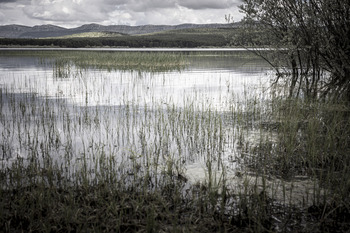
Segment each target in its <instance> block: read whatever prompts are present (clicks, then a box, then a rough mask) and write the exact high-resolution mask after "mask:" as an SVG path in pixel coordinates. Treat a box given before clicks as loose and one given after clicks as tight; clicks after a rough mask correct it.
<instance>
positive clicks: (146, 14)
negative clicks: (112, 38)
mask: <svg viewBox="0 0 350 233" xmlns="http://www.w3.org/2000/svg"><path fill="white" fill-rule="evenodd" d="M240 1H241V0H201V1H198V0H142V1H141V0H17V1H15V0H0V7H1V14H2V15H0V18H1V24H10V23H17V24H24V25H35V24H47V23H50V24H56V25H59V26H66V27H75V26H80V25H82V24H86V23H101V24H129V25H145V24H181V23H223V22H225V20H224V18H225V15H226V14H231V15H233V16H234V17H235V16H236V18H235V20H236V21H237V20H239V19H240V18H241V15H239V14H238V8H237V6H238V5H240ZM20 5H21V6H22V7H18V6H20Z"/></svg>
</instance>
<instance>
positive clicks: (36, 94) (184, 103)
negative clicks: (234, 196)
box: [0, 50, 314, 200]
mask: <svg viewBox="0 0 350 233" xmlns="http://www.w3.org/2000/svg"><path fill="white" fill-rule="evenodd" d="M67 52H70V51H67ZM109 52H113V53H118V52H125V51H109ZM132 52H137V51H132ZM143 52H155V51H143ZM158 52H162V53H165V52H168V53H174V52H175V53H181V54H182V55H183V59H184V61H185V62H184V63H183V65H182V66H181V67H179V68H177V69H172V70H171V69H170V70H167V71H154V70H152V71H147V70H142V71H140V70H135V69H132V68H131V69H123V70H121V69H110V70H107V69H97V68H86V67H85V68H84V69H82V68H80V67H78V66H76V65H75V64H74V63H69V64H70V65H69V66H67V67H63V68H64V69H66V70H67V71H69V72H67V73H66V75H65V76H64V77H59V76H57V73H55V70H57V67H55V62H54V61H55V59H58V58H55V57H49V58H45V57H44V58H43V57H42V56H41V57H36V56H28V54H27V55H25V56H24V55H23V56H21V55H18V54H17V55H16V56H11V55H9V54H8V53H7V54H6V55H4V54H3V53H2V52H1V51H0V90H1V100H0V101H1V106H0V107H1V115H0V137H1V138H0V143H1V148H0V168H1V169H6V168H9V167H11V166H12V165H13V164H16V162H17V161H18V160H19V159H20V160H21V161H23V163H24V164H26V163H27V164H29V163H30V162H31V161H32V160H33V158H35V159H38V160H39V161H40V165H38V166H41V167H42V168H43V169H44V168H45V166H48V165H47V164H55V166H56V165H57V166H58V167H60V169H62V171H64V172H65V173H66V176H67V177H68V178H69V179H74V177H75V175H76V174H77V173H79V171H80V170H81V169H85V170H86V171H87V172H88V174H89V175H90V176H92V177H98V176H99V175H101V173H103V169H107V168H106V167H105V166H106V163H105V161H106V159H107V161H108V164H109V165H108V166H110V167H108V169H111V167H113V169H116V171H118V173H120V174H121V175H120V176H121V177H122V176H123V177H125V176H128V177H129V176H130V180H135V179H136V178H137V177H138V176H142V174H144V172H145V171H147V173H151V174H153V179H155V180H160V179H161V178H160V177H162V176H164V174H168V175H176V174H181V175H182V176H185V177H186V178H187V179H188V180H189V182H190V183H192V184H195V183H196V182H203V183H206V182H208V179H210V180H211V182H212V183H220V182H222V180H223V179H226V180H227V182H230V183H231V184H232V185H241V184H242V183H247V182H250V180H251V182H252V183H255V184H257V183H259V182H260V178H259V177H257V176H250V175H249V174H248V175H246V176H242V174H241V173H242V170H241V169H242V167H240V166H238V165H237V163H238V162H239V160H240V158H242V157H243V153H242V151H241V150H240V149H239V146H240V142H242V140H243V141H244V140H245V141H246V142H247V141H248V142H249V143H250V144H254V142H256V141H258V140H259V137H262V136H263V137H264V138H266V137H270V139H271V140H273V135H263V132H261V131H258V132H256V131H254V129H253V130H247V128H246V127H245V126H243V127H242V125H240V124H239V121H240V120H241V121H242V122H243V123H244V122H246V119H240V116H242V115H239V114H237V112H241V113H242V112H244V111H248V110H246V109H245V108H247V107H248V106H246V103H247V101H249V99H250V98H253V99H254V98H255V100H256V99H257V98H259V101H262V102H263V101H265V100H266V101H268V99H269V98H270V97H269V96H270V95H269V90H270V89H269V86H270V78H271V77H272V75H271V72H272V71H271V68H270V67H269V65H268V64H266V63H265V62H264V61H263V60H262V59H259V58H257V57H255V56H253V55H252V54H251V53H249V52H248V51H241V50H238V51H236V50H226V51H222V50H220V51H208V50H206V51H187V50H186V51H177V50H176V51H163V50H161V51H158ZM237 119H238V120H237ZM223 175H225V178H224V177H223ZM296 183H297V182H293V183H291V184H290V187H294V186H295V184H296ZM226 184H227V185H229V184H228V183H226ZM282 184H283V187H282ZM264 185H269V184H266V183H265V184H264ZM286 185H288V184H287V183H286V182H282V181H279V180H274V181H271V187H272V189H271V193H272V195H275V196H274V198H278V192H277V191H278V190H282V189H283V190H288V187H289V186H288V187H287V188H286ZM312 185H314V183H312V182H310V181H307V180H306V181H303V182H300V184H298V185H297V186H298V187H301V188H302V189H300V190H296V189H295V188H294V189H293V190H294V193H293V197H296V200H303V198H302V196H303V195H305V190H309V189H311V188H310V187H311V186H312ZM298 192H299V193H298ZM290 193H291V192H290ZM299 194H300V196H298V195H299ZM276 195H277V196H276ZM282 198H284V199H285V196H283V197H281V200H282Z"/></svg>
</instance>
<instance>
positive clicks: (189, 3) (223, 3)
mask: <svg viewBox="0 0 350 233" xmlns="http://www.w3.org/2000/svg"><path fill="white" fill-rule="evenodd" d="M178 4H179V5H180V6H183V7H186V8H189V9H194V10H200V9H228V8H230V7H232V6H233V5H235V4H237V1H233V0H215V1H213V0H201V1H197V0H178Z"/></svg>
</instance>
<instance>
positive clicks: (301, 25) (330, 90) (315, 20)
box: [241, 0, 350, 100]
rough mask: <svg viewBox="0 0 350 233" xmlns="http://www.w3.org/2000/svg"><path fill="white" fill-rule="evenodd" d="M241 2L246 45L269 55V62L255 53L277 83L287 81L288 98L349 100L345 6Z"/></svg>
mask: <svg viewBox="0 0 350 233" xmlns="http://www.w3.org/2000/svg"><path fill="white" fill-rule="evenodd" d="M243 2H244V3H243V5H242V6H241V10H242V11H243V12H244V13H245V18H244V23H245V24H244V25H245V27H244V33H243V35H244V37H245V39H246V40H247V41H249V42H250V43H248V45H249V46H261V45H262V44H264V45H267V46H268V47H270V48H271V49H273V51H274V52H273V53H269V54H270V55H269V56H267V55H266V53H262V52H261V51H256V52H257V53H259V55H261V56H263V57H264V58H265V59H266V60H268V61H269V62H270V64H272V65H273V66H274V68H275V69H276V71H277V74H278V76H277V77H278V78H277V80H279V78H281V77H287V80H288V81H289V82H290V95H294V94H295V95H300V94H301V93H302V94H304V95H305V96H306V97H307V98H318V97H324V98H326V97H327V98H334V99H342V100H344V99H346V100H350V1H342V0H244V1H243ZM285 68H286V69H285ZM286 71H288V72H286ZM286 74H287V75H286Z"/></svg>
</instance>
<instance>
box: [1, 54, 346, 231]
mask: <svg viewBox="0 0 350 233" xmlns="http://www.w3.org/2000/svg"><path fill="white" fill-rule="evenodd" d="M21 53H22V52H21ZM21 55H22V56H24V55H25V54H21ZM27 55H29V56H30V54H27ZM32 55H33V56H37V58H38V62H40V63H41V64H46V65H47V66H48V67H52V70H53V74H52V77H53V78H54V80H55V81H56V82H61V81H63V80H67V79H68V80H70V79H79V80H82V82H84V85H85V87H86V86H87V84H86V83H87V81H86V79H87V77H88V75H89V73H92V72H93V71H94V70H95V71H96V70H97V71H101V72H102V70H105V69H107V70H110V71H116V70H120V69H121V70H123V71H127V70H131V71H133V70H136V71H138V72H135V73H133V72H130V73H128V74H129V75H134V76H135V77H136V78H135V79H132V80H133V81H132V82H131V83H130V84H128V85H129V86H130V89H128V90H130V92H137V91H138V90H137V88H136V83H137V82H146V87H145V89H146V90H147V91H150V92H152V91H153V90H152V88H153V86H152V83H153V82H154V78H155V77H153V76H152V75H155V74H156V73H157V72H160V73H162V74H163V75H166V74H167V71H171V70H179V68H174V67H180V69H181V67H183V66H184V65H185V64H187V63H188V62H190V59H189V58H188V56H190V55H191V56H203V54H202V55H201V54H200V53H197V54H190V55H184V54H173V53H120V54H119V53H99V52H77V53H71V52H59V53H56V52H48V53H46V54H45V53H42V54H40V56H39V55H38V54H32ZM222 55H223V54H218V55H216V56H222ZM7 56H9V54H7ZM12 56H13V55H12ZM58 62H62V64H63V65H60V64H61V63H58ZM67 64H69V65H67ZM58 67H60V68H58ZM57 69H61V70H62V71H61V72H59V73H57ZM60 73H61V74H64V75H58V74H60ZM140 73H141V74H143V75H144V76H147V75H146V74H150V76H151V78H149V79H146V78H144V77H143V76H142V75H140ZM97 74H98V72H97V73H93V75H97ZM10 76H11V75H10ZM23 76H24V77H25V75H23ZM102 78H103V77H102ZM119 78H120V79H123V76H120V77H119ZM23 82H24V83H25V85H24V86H25V87H26V88H28V87H29V90H30V91H28V90H27V89H26V90H19V89H18V88H19V86H16V83H15V84H14V85H6V83H5V84H2V86H1V89H0V91H1V93H0V97H1V99H0V108H1V115H0V130H1V135H0V137H1V139H0V144H1V145H0V146H1V147H0V159H1V161H0V177H1V179H0V186H1V188H0V197H1V198H0V228H1V229H3V230H4V231H5V232H17V231H27V232H34V231H35V232H47V231H53V232H67V231H69V232H72V231H75V232H81V231H97V232H98V231H106V232H235V231H237V232H242V231H243V232H244V231H246V232H294V231H298V232H335V231H337V232H342V231H347V230H348V229H349V227H350V225H349V222H348V219H349V217H350V196H349V193H350V182H349V180H350V158H349V156H348V155H349V152H350V127H349V122H350V121H349V117H350V115H349V114H350V109H349V106H348V105H346V104H342V103H336V104H335V103H333V102H311V101H310V102H309V101H305V100H302V99H300V98H299V99H297V98H295V99H293V98H289V97H288V95H287V94H286V93H288V88H286V87H284V86H282V85H281V86H274V88H269V89H265V87H259V88H258V89H255V88H253V87H250V86H249V87H246V88H245V90H244V94H243V95H242V96H239V95H237V94H236V93H234V92H233V90H232V89H230V85H231V83H229V82H227V83H226V84H225V85H226V88H227V92H228V93H230V95H228V97H227V99H225V100H222V101H221V102H223V103H221V104H222V105H223V106H222V108H221V109H223V110H220V109H218V108H215V107H214V106H215V104H213V103H212V102H211V100H210V98H208V97H207V96H205V95H201V94H200V92H195V91H194V92H195V94H194V95H193V96H192V97H191V98H185V97H184V99H183V100H182V103H183V105H182V106H178V105H177V104H176V103H175V101H174V100H173V99H172V98H171V96H169V98H167V99H161V100H160V101H158V100H157V99H156V98H154V96H155V94H153V95H151V98H150V99H151V101H150V102H146V101H145V100H144V101H143V100H138V99H136V100H135V99H131V100H130V99H128V97H127V96H128V94H129V93H123V94H122V96H123V97H122V99H121V100H120V102H121V103H122V104H118V105H113V104H110V105H106V104H96V105H91V104H90V102H91V98H93V96H99V95H102V94H103V93H104V92H106V91H107V90H106V89H99V88H98V86H97V85H96V86H95V87H94V88H93V89H92V90H93V92H94V93H91V92H89V90H88V89H87V88H86V89H81V90H80V89H77V90H76V89H74V87H69V86H68V87H66V88H67V89H69V88H71V89H72V90H74V91H75V93H74V94H76V95H82V98H83V99H84V103H83V104H74V103H71V102H69V99H68V97H67V96H66V97H63V98H62V97H61V96H60V93H61V92H60V91H58V92H57V96H54V97H53V96H42V95H39V94H38V93H37V89H38V88H40V85H38V86H35V85H37V84H36V83H28V82H29V81H28V80H27V79H25V78H24V81H23ZM133 82H134V83H133ZM17 85H19V84H17ZM51 88H52V87H51ZM49 89H50V87H49ZM69 90H70V89H69ZM113 91H117V90H113ZM68 93H70V92H68ZM111 97H113V95H111ZM223 99H224V98H223ZM193 164H200V166H199V168H198V166H197V167H196V168H195V169H193ZM198 169H199V170H201V171H202V173H198ZM200 176H202V177H203V178H200Z"/></svg>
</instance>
